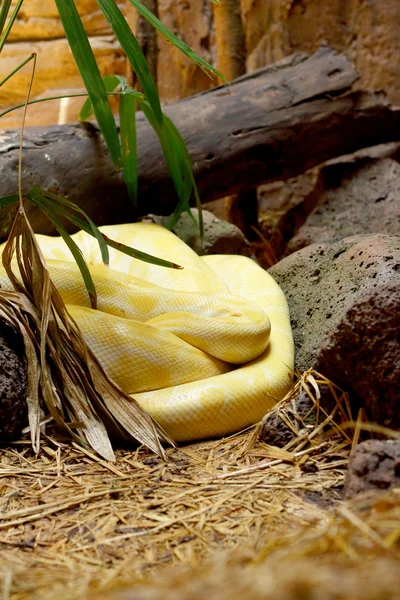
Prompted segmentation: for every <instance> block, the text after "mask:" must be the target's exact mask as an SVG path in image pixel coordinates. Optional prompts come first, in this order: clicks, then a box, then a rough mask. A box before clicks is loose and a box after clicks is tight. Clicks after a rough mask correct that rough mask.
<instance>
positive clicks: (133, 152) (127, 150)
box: [119, 93, 138, 206]
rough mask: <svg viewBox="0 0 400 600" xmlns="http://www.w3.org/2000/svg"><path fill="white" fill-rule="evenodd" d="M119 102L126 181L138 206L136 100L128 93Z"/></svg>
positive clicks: (129, 192)
mask: <svg viewBox="0 0 400 600" xmlns="http://www.w3.org/2000/svg"><path fill="white" fill-rule="evenodd" d="M119 102H120V103H119V117H120V129H119V131H120V135H121V143H122V160H123V168H124V181H125V184H126V187H127V189H128V194H129V197H130V199H131V200H132V202H133V204H134V205H135V206H136V205H137V193H138V172H137V141H136V99H135V97H134V96H133V95H132V94H129V93H127V94H122V95H121V97H120V101H119Z"/></svg>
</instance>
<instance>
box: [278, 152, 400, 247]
mask: <svg viewBox="0 0 400 600" xmlns="http://www.w3.org/2000/svg"><path fill="white" fill-rule="evenodd" d="M399 184H400V164H399V163H398V162H397V161H395V160H392V159H390V158H385V159H381V160H369V159H364V160H360V161H356V162H354V161H349V162H337V163H335V164H332V165H329V166H326V167H324V168H323V169H322V170H321V173H320V176H319V181H318V184H317V185H316V190H315V191H314V196H315V195H318V198H310V196H309V197H308V203H307V201H304V202H303V206H302V209H303V211H304V209H307V204H308V205H309V206H310V207H311V206H312V205H313V204H314V205H315V204H316V203H317V206H316V208H314V210H313V211H312V212H311V214H310V215H309V216H308V218H307V219H306V221H305V223H304V225H302V226H301V227H300V229H299V230H298V232H297V233H296V235H295V236H294V237H293V238H292V239H291V240H290V241H289V243H288V246H287V248H286V254H290V253H291V252H294V251H296V250H299V249H300V248H304V247H305V246H308V245H309V244H313V243H316V242H324V241H327V240H333V239H339V238H345V237H348V236H350V235H357V234H361V233H387V234H392V235H400V185H399ZM293 214H295V211H293V210H292V211H291V212H289V215H288V216H289V217H290V215H293Z"/></svg>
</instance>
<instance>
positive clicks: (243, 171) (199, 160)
mask: <svg viewBox="0 0 400 600" xmlns="http://www.w3.org/2000/svg"><path fill="white" fill-rule="evenodd" d="M357 77H358V75H357V72H356V70H355V68H354V66H353V65H352V64H351V63H350V61H349V60H348V59H347V58H346V57H345V56H344V55H339V54H337V53H336V52H334V51H332V50H330V49H329V48H322V49H320V50H319V51H318V52H317V53H315V54H314V55H313V56H311V57H307V56H306V55H304V54H296V55H294V56H292V57H289V58H287V59H285V60H283V61H282V62H280V63H278V64H276V65H271V66H269V67H266V68H264V69H260V70H258V71H256V72H254V73H251V74H247V75H245V76H243V77H241V78H239V79H237V80H235V82H234V83H233V84H232V85H231V86H221V87H219V88H215V89H214V90H211V91H208V92H205V93H203V94H199V95H197V96H193V97H191V98H187V99H185V100H182V101H180V102H178V103H176V104H173V105H170V106H168V107H166V109H165V112H166V114H168V116H170V117H171V118H172V120H173V121H174V123H175V124H176V125H177V126H178V128H179V130H180V131H181V133H182V135H183V137H184V139H185V141H186V143H187V145H188V148H189V152H190V154H191V156H192V159H193V168H194V173H195V176H196V180H197V183H198V186H199V190H200V194H201V198H202V201H203V202H207V201H210V200H215V199H217V198H219V197H222V196H225V195H230V194H234V193H240V192H243V191H245V190H248V189H251V188H254V187H255V186H257V185H259V184H261V183H266V182H270V181H275V180H281V179H287V178H289V177H293V176H295V175H298V174H300V173H302V172H304V171H305V170H306V169H309V168H310V167H313V166H316V165H318V164H321V163H323V162H324V161H326V160H328V159H332V158H335V157H337V156H341V155H343V154H347V153H351V152H354V151H356V150H358V149H360V148H365V147H369V146H373V145H375V144H379V143H384V142H390V141H395V140H400V110H399V109H396V108H393V107H391V106H390V104H389V103H388V102H387V101H386V99H385V97H384V95H382V94H377V93H372V92H361V91H355V92H352V91H351V88H352V85H353V84H354V82H355V81H356V80H357ZM0 140H1V143H0V172H1V174H2V178H1V183H2V185H1V195H2V196H6V195H8V194H12V193H15V190H16V165H17V161H18V149H17V146H18V130H9V131H7V132H3V134H2V135H1V137H0ZM138 145H139V157H140V159H139V175H140V180H139V199H140V203H139V209H138V212H137V213H136V214H134V211H133V208H132V205H131V204H130V203H129V200H128V198H127V194H126V191H125V188H124V184H123V182H122V177H121V174H120V173H115V171H114V168H113V165H112V163H111V160H110V159H109V156H108V153H107V150H106V148H105V146H104V144H103V141H102V139H101V136H100V135H99V132H98V129H97V128H96V126H95V125H93V124H88V123H85V124H73V125H62V126H54V127H37V128H36V127H34V128H30V129H27V132H26V135H25V141H24V159H23V160H24V169H23V184H24V188H25V189H29V188H30V187H32V186H33V185H40V186H42V187H44V188H46V189H51V190H53V191H55V192H59V193H61V194H65V195H67V196H68V198H69V200H71V201H73V202H76V203H78V204H80V205H81V206H82V207H83V208H84V209H85V210H86V211H87V212H88V213H89V215H90V216H91V217H92V218H93V219H94V220H95V222H96V224H98V225H101V224H104V223H115V222H119V221H127V220H128V221H129V220H132V219H133V218H134V217H135V216H138V215H140V214H146V213H149V212H153V213H158V214H168V213H169V212H171V211H172V209H173V208H174V206H175V205H176V202H177V198H176V195H175V192H174V189H173V187H172V184H171V182H170V180H169V176H168V171H167V168H166V165H165V162H164V160H163V156H162V152H161V149H160V146H159V143H158V140H157V138H156V136H155V134H154V132H153V131H152V129H151V128H150V126H149V125H148V124H147V122H146V121H145V120H144V117H143V115H142V114H139V115H138ZM4 212H5V211H4ZM28 214H29V216H30V218H31V222H32V223H33V226H34V228H35V230H36V231H41V232H43V233H49V232H51V231H52V226H51V225H50V223H49V222H48V221H47V220H46V218H45V217H44V216H43V215H42V214H41V213H39V211H38V210H37V209H34V208H33V207H31V209H30V211H29V212H28ZM9 222H11V219H10V218H9V217H8V218H6V217H5V218H4V219H3V220H1V217H0V236H4V235H5V233H6V231H7V230H8V227H9Z"/></svg>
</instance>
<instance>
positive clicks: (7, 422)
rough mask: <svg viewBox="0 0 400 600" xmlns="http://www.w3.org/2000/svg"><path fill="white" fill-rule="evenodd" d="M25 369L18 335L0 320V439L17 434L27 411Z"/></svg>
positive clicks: (11, 437) (22, 350)
mask: <svg viewBox="0 0 400 600" xmlns="http://www.w3.org/2000/svg"><path fill="white" fill-rule="evenodd" d="M26 394H27V371H26V360H25V352H24V346H23V342H22V339H21V336H20V335H19V334H17V333H16V332H15V330H14V329H13V328H12V327H10V326H8V325H6V324H5V323H4V322H1V321H0V441H1V442H4V441H7V440H11V439H13V438H15V437H18V435H19V433H20V431H21V428H22V427H23V425H24V424H25V419H26V414H27V404H26Z"/></svg>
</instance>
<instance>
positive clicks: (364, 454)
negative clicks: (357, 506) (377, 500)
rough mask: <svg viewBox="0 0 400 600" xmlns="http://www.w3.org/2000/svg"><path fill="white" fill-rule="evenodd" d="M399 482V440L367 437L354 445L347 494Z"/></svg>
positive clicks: (389, 485)
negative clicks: (367, 438)
mask: <svg viewBox="0 0 400 600" xmlns="http://www.w3.org/2000/svg"><path fill="white" fill-rule="evenodd" d="M399 486H400V441H398V440H367V441H366V442H362V443H361V444H359V445H358V446H357V447H356V448H355V450H354V452H353V454H352V457H351V459H350V463H349V467H348V471H347V475H346V481H345V495H346V498H352V497H353V496H355V495H356V494H360V493H362V492H367V491H368V490H388V489H389V488H393V487H399Z"/></svg>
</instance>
